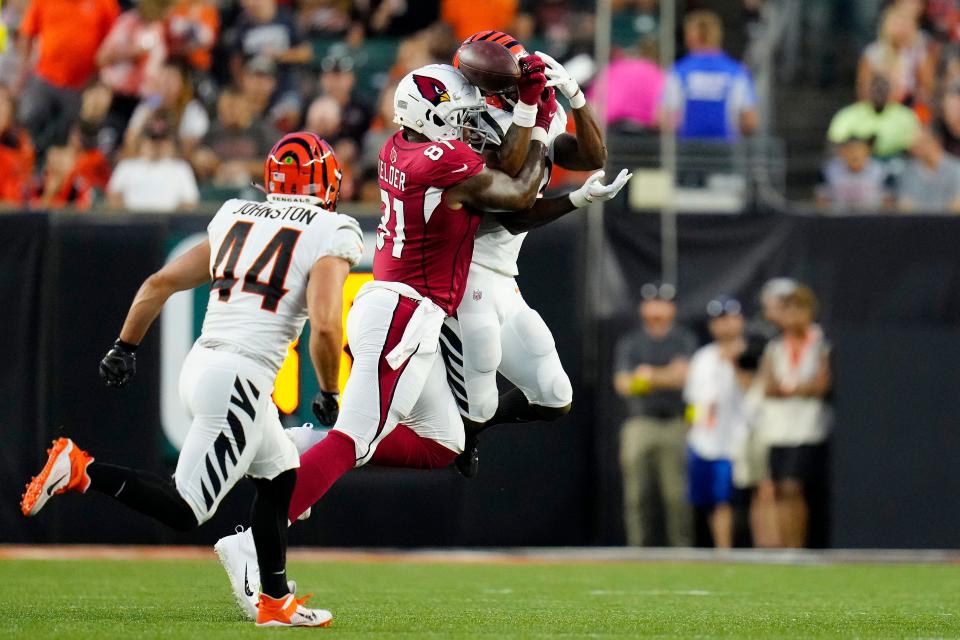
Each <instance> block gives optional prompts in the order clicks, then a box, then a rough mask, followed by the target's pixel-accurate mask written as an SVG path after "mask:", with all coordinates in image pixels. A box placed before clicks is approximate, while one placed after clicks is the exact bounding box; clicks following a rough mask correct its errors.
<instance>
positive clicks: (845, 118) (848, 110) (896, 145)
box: [827, 73, 920, 159]
mask: <svg viewBox="0 0 960 640" xmlns="http://www.w3.org/2000/svg"><path fill="white" fill-rule="evenodd" d="M919 126H920V121H919V120H917V116H916V114H915V113H914V112H913V110H912V109H910V108H909V107H905V106H903V105H902V104H900V103H899V102H897V101H896V100H893V99H892V98H891V94H890V80H889V79H888V78H887V77H886V76H885V75H883V74H880V73H876V74H874V75H873V77H872V78H871V79H870V92H869V95H868V97H867V99H866V100H861V101H860V102H855V103H854V104H851V105H849V106H846V107H844V108H843V109H841V110H840V111H838V112H837V113H836V115H834V116H833V119H832V120H831V121H830V128H829V129H828V130H827V139H828V140H829V141H830V142H832V143H834V144H841V143H843V142H844V141H846V140H849V139H851V138H859V139H862V140H867V139H873V155H874V156H876V157H878V158H882V159H887V158H892V157H894V156H898V155H900V154H903V153H906V152H907V151H908V150H909V149H910V145H911V144H912V143H913V138H914V136H915V135H916V132H917V128H918V127H919Z"/></svg>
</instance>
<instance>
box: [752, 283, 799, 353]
mask: <svg viewBox="0 0 960 640" xmlns="http://www.w3.org/2000/svg"><path fill="white" fill-rule="evenodd" d="M796 288H797V281H796V280H794V279H793V278H771V279H769V280H767V281H766V282H765V283H763V287H762V288H761V289H760V315H759V316H757V317H755V318H753V319H752V320H751V321H750V322H749V323H748V324H747V335H748V336H758V337H760V338H761V339H762V340H763V342H764V344H766V343H767V342H769V341H770V340H773V339H774V338H776V337H777V336H779V335H780V334H781V333H783V304H784V300H786V298H787V296H788V295H790V294H791V293H793V292H794V291H795V290H796Z"/></svg>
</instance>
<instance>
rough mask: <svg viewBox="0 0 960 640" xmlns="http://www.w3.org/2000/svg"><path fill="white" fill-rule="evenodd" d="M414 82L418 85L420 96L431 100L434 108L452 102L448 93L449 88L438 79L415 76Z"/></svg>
mask: <svg viewBox="0 0 960 640" xmlns="http://www.w3.org/2000/svg"><path fill="white" fill-rule="evenodd" d="M413 81H414V82H416V83H417V89H419V90H420V95H422V96H423V97H424V98H426V99H427V100H429V101H430V104H432V105H433V106H435V107H436V106H438V105H439V104H440V103H441V102H450V94H449V93H448V92H447V87H445V86H444V84H443V83H442V82H440V81H439V80H437V79H436V78H430V77H428V76H418V75H416V74H414V76H413Z"/></svg>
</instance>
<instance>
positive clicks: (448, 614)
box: [0, 560, 960, 640]
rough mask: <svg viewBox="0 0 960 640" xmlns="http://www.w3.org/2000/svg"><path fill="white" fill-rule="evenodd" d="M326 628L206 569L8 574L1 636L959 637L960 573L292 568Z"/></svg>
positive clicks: (11, 569)
mask: <svg viewBox="0 0 960 640" xmlns="http://www.w3.org/2000/svg"><path fill="white" fill-rule="evenodd" d="M291 575H292V576H293V577H295V578H296V579H297V580H299V581H300V584H301V585H302V587H305V588H306V589H308V590H310V591H312V592H313V593H314V594H315V597H314V599H313V601H312V602H313V603H315V604H316V605H321V606H324V607H327V608H329V609H331V610H332V611H333V612H334V616H335V618H334V626H333V627H332V628H330V629H319V630H306V629H301V630H290V629H276V630H274V629H271V630H264V629H256V628H255V627H254V626H253V625H252V624H251V623H248V622H244V621H243V620H242V619H241V617H240V613H239V610H238V609H237V608H236V606H235V604H234V602H233V600H232V598H231V597H230V595H229V593H228V589H227V586H226V578H225V577H224V575H223V574H222V573H221V570H220V567H219V565H218V564H217V563H216V562H215V561H213V560H211V561H143V562H140V561H136V562H135V561H80V560H72V561H66V560H65V561H4V562H0V638H14V637H18V638H21V637H22V638H85V639H98V638H117V637H135V638H172V639H177V638H202V639H203V640H213V639H215V638H230V639H231V640H236V639H239V638H245V637H257V638H263V637H264V636H275V635H278V634H290V633H292V634H301V635H303V634H310V635H311V636H317V637H323V638H388V637H389V638H498V639H500V638H628V637H629V638H634V637H698V638H703V637H727V638H729V637H748V638H761V637H780V638H798V637H803V638H824V637H845V638H853V637H861V638H881V637H890V638H904V637H925V638H929V637H960V619H958V617H960V566H952V565H882V566H873V565H824V566H763V565H736V564H666V563H651V564H636V563H634V564H570V565H545V564H481V565H467V564H415V563H410V564H408V563H391V564H363V563H313V564H309V563H295V564H293V565H292V566H291Z"/></svg>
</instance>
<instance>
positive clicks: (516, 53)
mask: <svg viewBox="0 0 960 640" xmlns="http://www.w3.org/2000/svg"><path fill="white" fill-rule="evenodd" d="M477 40H488V41H490V42H496V43H497V44H502V45H503V46H504V48H505V49H506V50H507V51H509V52H510V53H511V54H513V57H514V59H515V60H516V61H517V62H518V63H519V62H520V58H523V57H525V56H526V55H527V50H526V49H525V48H524V47H523V43H521V42H520V41H519V40H517V39H516V38H514V37H513V36H512V35H510V34H509V33H504V32H503V31H477V32H476V33H475V34H473V35H472V36H470V37H469V38H467V39H466V40H464V41H463V42H461V43H460V46H461V47H462V46H463V45H465V44H470V43H471V42H476V41H477ZM453 66H454V67H456V68H457V69H459V68H460V50H459V49H457V53H456V54H454V56H453Z"/></svg>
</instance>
